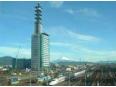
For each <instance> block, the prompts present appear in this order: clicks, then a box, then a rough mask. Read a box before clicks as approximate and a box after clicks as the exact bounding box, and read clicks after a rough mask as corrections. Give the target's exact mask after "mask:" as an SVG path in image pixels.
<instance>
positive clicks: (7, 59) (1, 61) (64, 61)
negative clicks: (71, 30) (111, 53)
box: [0, 56, 116, 65]
mask: <svg viewBox="0 0 116 87" xmlns="http://www.w3.org/2000/svg"><path fill="white" fill-rule="evenodd" d="M13 60H16V58H15V57H11V56H3V57H0V65H12V63H13ZM17 60H19V62H21V63H22V61H23V62H24V63H25V61H27V63H28V61H31V59H26V58H18V59H17ZM52 63H55V64H60V65H77V64H86V63H89V64H90V63H92V62H86V61H85V62H84V61H76V60H72V59H70V58H67V57H62V58H61V59H57V60H54V61H52ZM95 63H116V61H99V62H95Z"/></svg>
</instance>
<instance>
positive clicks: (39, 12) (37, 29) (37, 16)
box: [35, 3, 42, 34]
mask: <svg viewBox="0 0 116 87" xmlns="http://www.w3.org/2000/svg"><path fill="white" fill-rule="evenodd" d="M41 16H42V9H41V6H40V3H38V4H37V6H35V33H36V34H39V33H41V24H42V23H41V20H42V18H41Z"/></svg>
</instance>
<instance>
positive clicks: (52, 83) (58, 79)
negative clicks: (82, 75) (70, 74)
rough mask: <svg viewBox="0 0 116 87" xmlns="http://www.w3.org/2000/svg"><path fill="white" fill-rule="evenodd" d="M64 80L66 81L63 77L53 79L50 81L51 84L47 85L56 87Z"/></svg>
mask: <svg viewBox="0 0 116 87" xmlns="http://www.w3.org/2000/svg"><path fill="white" fill-rule="evenodd" d="M65 79H66V77H65V76H62V77H59V78H56V79H53V81H51V82H50V83H49V85H56V84H58V83H60V82H63V81H65Z"/></svg>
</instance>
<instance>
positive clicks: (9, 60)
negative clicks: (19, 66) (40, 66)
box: [0, 56, 30, 65]
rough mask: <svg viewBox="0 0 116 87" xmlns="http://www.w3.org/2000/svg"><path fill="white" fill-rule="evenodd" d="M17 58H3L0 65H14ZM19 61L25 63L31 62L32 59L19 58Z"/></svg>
mask: <svg viewBox="0 0 116 87" xmlns="http://www.w3.org/2000/svg"><path fill="white" fill-rule="evenodd" d="M15 60H16V58H15V57H11V56H3V57H0V65H12V64H13V61H15ZM17 60H18V61H19V60H21V61H24V60H30V59H26V58H18V59H17Z"/></svg>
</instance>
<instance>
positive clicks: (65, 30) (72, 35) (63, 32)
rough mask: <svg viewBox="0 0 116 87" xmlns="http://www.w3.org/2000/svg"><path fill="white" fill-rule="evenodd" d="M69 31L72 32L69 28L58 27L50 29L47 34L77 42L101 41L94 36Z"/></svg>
mask: <svg viewBox="0 0 116 87" xmlns="http://www.w3.org/2000/svg"><path fill="white" fill-rule="evenodd" d="M71 30H73V29H69V28H66V27H62V26H58V27H52V28H50V29H49V31H48V32H49V33H50V34H51V35H52V36H59V37H62V38H63V37H65V38H66V39H69V38H70V40H72V39H74V40H75V39H78V40H81V41H96V42H99V41H101V38H98V37H96V36H93V35H86V34H82V33H80V32H74V31H71ZM58 34H59V35H58ZM66 39H65V40H66Z"/></svg>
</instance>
